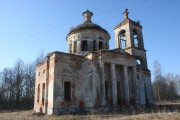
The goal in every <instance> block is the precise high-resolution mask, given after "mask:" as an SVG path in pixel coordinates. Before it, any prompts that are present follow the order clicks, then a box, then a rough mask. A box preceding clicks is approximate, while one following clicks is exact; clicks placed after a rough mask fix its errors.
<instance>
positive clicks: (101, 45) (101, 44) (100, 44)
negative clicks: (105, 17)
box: [99, 41, 103, 50]
mask: <svg viewBox="0 0 180 120" xmlns="http://www.w3.org/2000/svg"><path fill="white" fill-rule="evenodd" d="M101 49H103V43H102V42H101V41H99V50H101Z"/></svg>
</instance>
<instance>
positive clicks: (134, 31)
mask: <svg viewBox="0 0 180 120" xmlns="http://www.w3.org/2000/svg"><path fill="white" fill-rule="evenodd" d="M133 39H134V47H139V45H138V44H139V43H138V34H137V32H136V30H133Z"/></svg>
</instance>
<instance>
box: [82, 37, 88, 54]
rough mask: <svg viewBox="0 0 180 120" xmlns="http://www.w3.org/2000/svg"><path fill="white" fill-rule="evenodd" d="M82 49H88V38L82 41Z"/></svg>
mask: <svg viewBox="0 0 180 120" xmlns="http://www.w3.org/2000/svg"><path fill="white" fill-rule="evenodd" d="M82 51H87V40H84V41H82Z"/></svg>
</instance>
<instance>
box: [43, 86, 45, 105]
mask: <svg viewBox="0 0 180 120" xmlns="http://www.w3.org/2000/svg"><path fill="white" fill-rule="evenodd" d="M44 96H45V83H43V86H42V104H43V105H44Z"/></svg>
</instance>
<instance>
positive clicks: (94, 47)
mask: <svg viewBox="0 0 180 120" xmlns="http://www.w3.org/2000/svg"><path fill="white" fill-rule="evenodd" d="M95 50H96V40H93V51H95Z"/></svg>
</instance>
